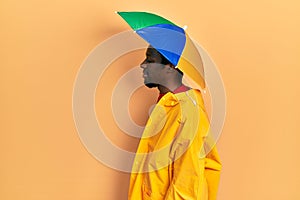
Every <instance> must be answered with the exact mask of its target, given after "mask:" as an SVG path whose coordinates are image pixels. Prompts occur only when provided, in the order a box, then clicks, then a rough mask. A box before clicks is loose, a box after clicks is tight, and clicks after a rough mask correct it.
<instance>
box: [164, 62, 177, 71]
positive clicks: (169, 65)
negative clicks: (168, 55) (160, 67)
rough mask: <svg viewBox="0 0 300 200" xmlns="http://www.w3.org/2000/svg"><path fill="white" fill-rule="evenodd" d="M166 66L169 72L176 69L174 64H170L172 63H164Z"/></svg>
mask: <svg viewBox="0 0 300 200" xmlns="http://www.w3.org/2000/svg"><path fill="white" fill-rule="evenodd" d="M166 67H167V70H168V72H170V73H174V72H175V71H176V69H175V67H174V65H172V64H166Z"/></svg>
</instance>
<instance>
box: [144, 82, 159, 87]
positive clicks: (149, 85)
mask: <svg viewBox="0 0 300 200" xmlns="http://www.w3.org/2000/svg"><path fill="white" fill-rule="evenodd" d="M145 85H146V86H147V87H148V88H154V87H158V84H156V83H145Z"/></svg>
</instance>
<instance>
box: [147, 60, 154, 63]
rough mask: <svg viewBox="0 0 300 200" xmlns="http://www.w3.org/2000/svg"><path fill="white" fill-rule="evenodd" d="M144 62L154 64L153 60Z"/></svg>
mask: <svg viewBox="0 0 300 200" xmlns="http://www.w3.org/2000/svg"><path fill="white" fill-rule="evenodd" d="M146 62H147V63H154V61H153V60H148V59H147V60H146Z"/></svg>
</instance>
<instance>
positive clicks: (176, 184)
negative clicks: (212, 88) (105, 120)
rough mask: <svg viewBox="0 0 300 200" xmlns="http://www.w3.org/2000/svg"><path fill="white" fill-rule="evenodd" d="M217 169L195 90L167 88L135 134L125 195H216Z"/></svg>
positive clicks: (136, 199) (195, 199) (192, 199)
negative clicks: (135, 146) (135, 145)
mask: <svg viewBox="0 0 300 200" xmlns="http://www.w3.org/2000/svg"><path fill="white" fill-rule="evenodd" d="M208 151H209V152H208ZM220 170H221V163H220V159H219V156H218V153H217V150H216V148H215V147H214V142H213V140H212V139H211V138H210V134H209V121H208V118H207V114H206V112H205V108H204V104H203V99H202V96H201V93H200V91H199V90H195V89H190V90H188V91H186V92H181V93H177V94H173V93H170V92H169V93H167V94H166V95H164V96H163V97H162V98H161V99H160V101H159V102H158V103H157V105H156V106H155V108H154V109H153V111H152V113H151V115H150V117H149V120H148V122H147V125H146V127H145V130H144V133H143V136H142V138H141V140H140V143H139V147H138V150H137V154H136V157H135V161H134V164H133V167H132V174H131V177H130V187H129V194H128V199H129V200H148V199H153V200H173V199H176V200H180V199H185V200H215V199H216V194H217V189H218V184H219V177H220Z"/></svg>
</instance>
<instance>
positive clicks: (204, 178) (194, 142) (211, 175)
mask: <svg viewBox="0 0 300 200" xmlns="http://www.w3.org/2000/svg"><path fill="white" fill-rule="evenodd" d="M193 128H195V127H193V126H189V125H186V124H182V126H181V130H180V133H179V137H178V138H177V139H176V140H175V142H174V145H173V147H172V150H171V155H172V157H171V159H174V160H175V161H174V162H173V163H172V164H171V165H170V166H169V177H171V178H170V179H171V180H170V186H169V188H168V190H167V193H166V196H165V198H164V199H165V200H186V199H193V200H215V199H216V194H217V189H218V183H219V176H220V169H221V165H220V161H219V157H218V154H217V152H216V149H215V148H213V149H212V151H211V152H210V153H209V154H208V155H207V156H202V155H205V153H204V152H203V151H205V148H203V147H204V146H205V145H203V144H204V141H205V138H206V137H202V136H201V134H198V135H196V136H195V138H193V139H192V138H189V136H190V135H189V134H190V133H191V132H193ZM190 137H191V136H190ZM203 153H204V154H203Z"/></svg>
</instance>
